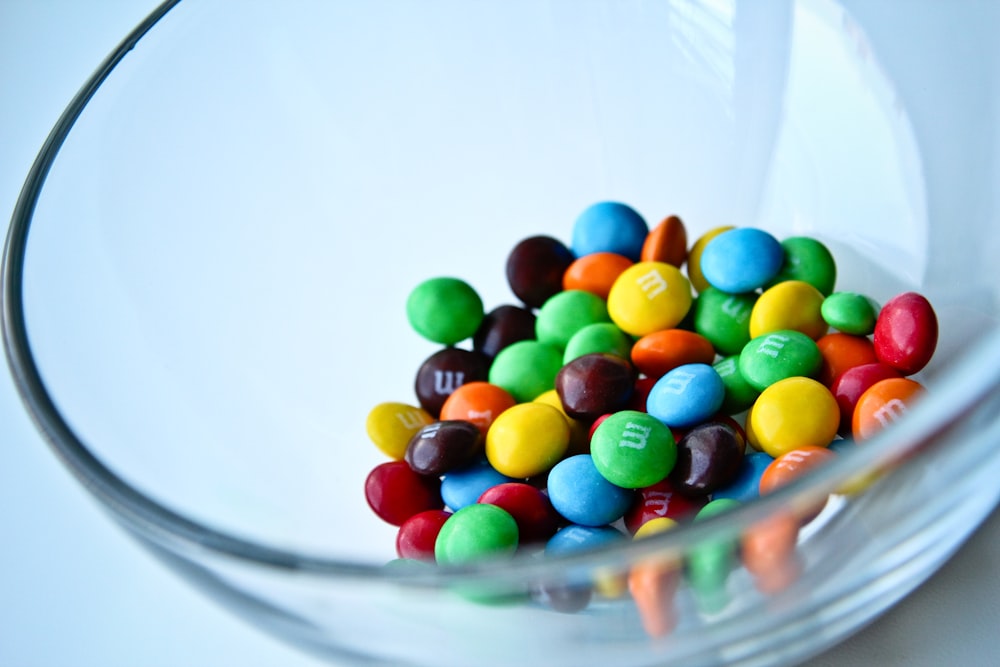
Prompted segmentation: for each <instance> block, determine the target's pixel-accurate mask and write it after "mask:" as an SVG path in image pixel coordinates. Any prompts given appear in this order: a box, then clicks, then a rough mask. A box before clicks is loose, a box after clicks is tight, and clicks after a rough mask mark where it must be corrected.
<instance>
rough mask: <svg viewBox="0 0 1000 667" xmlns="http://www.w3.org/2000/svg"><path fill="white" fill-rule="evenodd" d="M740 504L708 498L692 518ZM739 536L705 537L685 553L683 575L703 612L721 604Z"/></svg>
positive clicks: (727, 509) (722, 604)
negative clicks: (706, 502)
mask: <svg viewBox="0 0 1000 667" xmlns="http://www.w3.org/2000/svg"><path fill="white" fill-rule="evenodd" d="M739 506H740V503H739V501H737V500H733V499H731V498H718V499H716V500H712V501H710V502H709V503H708V504H706V505H705V506H704V507H702V508H701V509H700V510H698V513H697V514H696V515H695V517H694V520H695V521H704V520H705V519H707V518H709V517H713V516H716V515H719V514H722V513H723V512H728V511H730V510H734V509H736V508H738V507H739ZM738 546H739V538H738V536H737V535H733V536H732V537H727V536H722V537H714V538H711V539H707V540H705V541H703V542H700V543H698V544H696V545H694V546H693V547H692V548H691V551H690V552H689V553H688V562H687V570H686V571H687V577H688V582H689V583H690V584H691V588H692V589H693V591H694V592H695V594H696V596H697V598H698V601H699V604H700V605H701V606H702V609H703V610H704V611H718V610H719V609H721V607H722V606H724V605H725V603H726V601H727V599H726V596H725V587H726V580H727V579H728V578H729V573H730V572H731V571H732V570H733V568H734V567H735V566H736V561H737V549H738Z"/></svg>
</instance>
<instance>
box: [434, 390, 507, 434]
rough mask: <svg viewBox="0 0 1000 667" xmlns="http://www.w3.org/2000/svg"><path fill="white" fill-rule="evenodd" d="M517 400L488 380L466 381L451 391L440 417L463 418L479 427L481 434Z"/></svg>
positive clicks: (443, 418)
mask: <svg viewBox="0 0 1000 667" xmlns="http://www.w3.org/2000/svg"><path fill="white" fill-rule="evenodd" d="M516 403H517V401H515V400H514V397H513V396H511V395H510V393H509V392H508V391H507V390H506V389H503V388H501V387H498V386H497V385H495V384H490V383H489V382H468V383H466V384H463V385H461V386H460V387H458V389H456V390H455V391H453V392H452V393H451V394H450V395H449V396H448V398H447V399H445V402H444V405H442V406H441V419H442V421H443V420H446V419H464V420H465V421H470V422H472V423H473V424H475V425H476V426H478V427H479V430H480V431H482V433H483V435H484V436H485V435H486V431H488V430H489V428H490V425H491V424H492V423H493V420H494V419H496V418H497V417H498V416H499V415H500V413H501V412H503V411H504V410H506V409H507V408H510V407H513V406H514V405H516Z"/></svg>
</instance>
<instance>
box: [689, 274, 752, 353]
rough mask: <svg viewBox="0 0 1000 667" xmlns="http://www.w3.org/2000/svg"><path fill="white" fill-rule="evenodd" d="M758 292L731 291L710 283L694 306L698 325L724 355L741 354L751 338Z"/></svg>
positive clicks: (701, 332) (695, 321)
mask: <svg viewBox="0 0 1000 667" xmlns="http://www.w3.org/2000/svg"><path fill="white" fill-rule="evenodd" d="M756 302H757V294H756V293H755V292H748V293H744V294H727V293H726V292H723V291H721V290H718V289H716V288H714V287H711V286H709V287H707V288H706V289H704V290H702V291H701V293H700V294H699V295H698V300H697V302H696V303H695V306H694V329H695V331H697V332H698V333H699V334H701V335H702V336H704V337H705V338H706V339H708V341H709V342H711V344H712V346H713V347H714V348H715V350H716V352H718V353H719V354H721V355H730V354H739V353H740V351H741V350H742V349H743V346H744V345H746V344H747V343H749V342H750V314H751V313H752V312H753V307H754V304H755V303H756Z"/></svg>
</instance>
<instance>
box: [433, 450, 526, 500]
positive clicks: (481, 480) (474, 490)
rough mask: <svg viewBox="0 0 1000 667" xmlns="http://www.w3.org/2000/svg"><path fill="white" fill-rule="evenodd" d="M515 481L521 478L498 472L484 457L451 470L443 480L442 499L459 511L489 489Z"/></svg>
mask: <svg viewBox="0 0 1000 667" xmlns="http://www.w3.org/2000/svg"><path fill="white" fill-rule="evenodd" d="M515 481H520V480H515V479H513V478H511V477H507V476H506V475H503V474H501V473H499V472H497V471H496V469H494V468H493V466H491V465H490V464H489V461H487V460H486V458H485V457H484V458H481V459H479V460H477V461H476V462H475V463H472V464H470V465H467V466H465V467H464V468H459V469H457V470H451V471H449V472H448V474H447V475H445V476H444V478H443V479H442V480H441V499H442V500H444V504H445V505H447V506H448V507H450V508H451V509H452V511H455V512H457V511H458V510H460V509H462V508H463V507H465V506H466V505H472V504H473V503H475V502H476V501H477V500H479V496H481V495H483V492H484V491H486V490H487V489H490V488H493V487H494V486H496V485H497V484H503V483H504V482H515Z"/></svg>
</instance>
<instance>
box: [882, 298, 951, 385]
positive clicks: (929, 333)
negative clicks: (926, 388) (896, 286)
mask: <svg viewBox="0 0 1000 667" xmlns="http://www.w3.org/2000/svg"><path fill="white" fill-rule="evenodd" d="M937 339H938V322H937V315H936V314H935V312H934V309H933V307H931V304H930V302H929V301H928V300H927V298H926V297H924V296H922V295H920V294H917V293H915V292H906V293H904V294H900V295H898V296H895V297H893V298H892V299H890V300H889V301H887V302H886V304H885V305H884V306H882V310H881V311H879V314H878V319H877V320H876V322H875V333H874V338H873V340H874V343H875V354H876V355H878V359H879V361H881V362H882V363H884V364H888V365H890V366H892V367H893V368H895V369H896V370H898V371H899V372H900V373H902V374H903V375H913V374H914V373H917V372H919V371H920V370H921V369H922V368H923V367H924V366H926V365H927V362H928V361H930V358H931V356H932V355H933V354H934V349H935V347H937Z"/></svg>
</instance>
